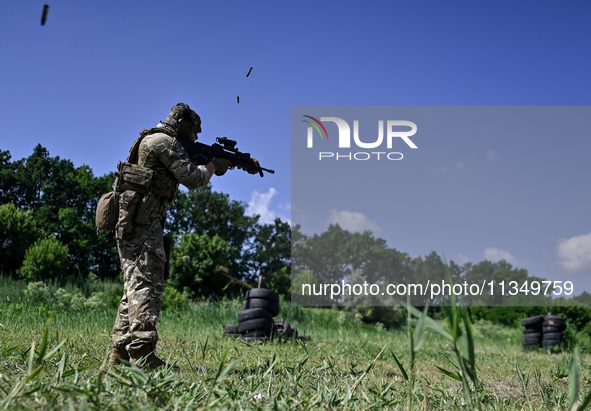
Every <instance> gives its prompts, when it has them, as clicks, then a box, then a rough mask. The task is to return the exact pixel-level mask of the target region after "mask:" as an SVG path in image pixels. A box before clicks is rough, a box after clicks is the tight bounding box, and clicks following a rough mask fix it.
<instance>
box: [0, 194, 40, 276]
mask: <svg viewBox="0 0 591 411" xmlns="http://www.w3.org/2000/svg"><path fill="white" fill-rule="evenodd" d="M40 235H41V233H40V232H39V231H38V230H37V226H36V225H35V220H34V218H33V216H32V215H31V213H30V212H26V211H23V210H20V209H18V208H16V207H15V206H14V204H3V205H0V272H2V273H5V274H14V273H16V270H18V269H19V268H20V266H21V265H22V263H23V259H24V258H25V253H26V251H27V249H28V248H29V247H30V246H31V245H32V244H33V243H34V242H35V240H36V239H37V238H38V237H39V236H40Z"/></svg>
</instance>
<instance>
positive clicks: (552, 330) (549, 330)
mask: <svg viewBox="0 0 591 411" xmlns="http://www.w3.org/2000/svg"><path fill="white" fill-rule="evenodd" d="M564 330H566V327H544V328H543V333H544V334H549V333H561V332H563V331H564Z"/></svg>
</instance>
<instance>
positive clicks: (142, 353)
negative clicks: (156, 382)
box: [129, 345, 179, 371]
mask: <svg viewBox="0 0 591 411" xmlns="http://www.w3.org/2000/svg"><path fill="white" fill-rule="evenodd" d="M129 362H130V363H132V364H138V365H139V366H140V367H146V368H149V369H150V370H156V369H158V368H161V367H169V365H168V364H167V363H166V361H164V360H162V359H160V358H158V357H157V356H156V354H154V351H153V350H152V348H151V347H150V346H149V345H145V346H143V347H142V348H140V349H139V350H137V351H134V352H133V353H132V354H131V357H130V360H129ZM172 369H173V370H175V371H178V370H179V367H177V366H173V367H172Z"/></svg>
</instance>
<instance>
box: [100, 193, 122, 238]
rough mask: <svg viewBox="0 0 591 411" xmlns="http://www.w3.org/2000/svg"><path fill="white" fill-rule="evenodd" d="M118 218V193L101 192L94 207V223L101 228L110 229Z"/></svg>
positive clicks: (112, 228)
mask: <svg viewBox="0 0 591 411" xmlns="http://www.w3.org/2000/svg"><path fill="white" fill-rule="evenodd" d="M118 220H119V193H117V192H116V191H111V192H110V193H107V194H103V195H102V196H101V198H100V200H99V201H98V204H97V207H96V217H95V225H96V226H97V227H98V228H99V229H101V230H107V231H112V230H114V229H115V226H116V225H117V221H118Z"/></svg>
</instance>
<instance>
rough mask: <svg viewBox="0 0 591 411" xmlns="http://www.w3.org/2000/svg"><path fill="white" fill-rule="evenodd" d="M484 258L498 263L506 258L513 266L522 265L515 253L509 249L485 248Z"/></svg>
mask: <svg viewBox="0 0 591 411" xmlns="http://www.w3.org/2000/svg"><path fill="white" fill-rule="evenodd" d="M484 259H485V260H488V261H492V262H493V263H496V262H498V261H501V260H505V261H506V262H508V263H509V264H511V265H512V266H513V267H516V266H519V265H522V264H521V263H520V262H519V261H518V260H517V258H515V256H514V255H513V254H511V253H510V252H508V251H503V250H499V249H498V248H485V249H484Z"/></svg>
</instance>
